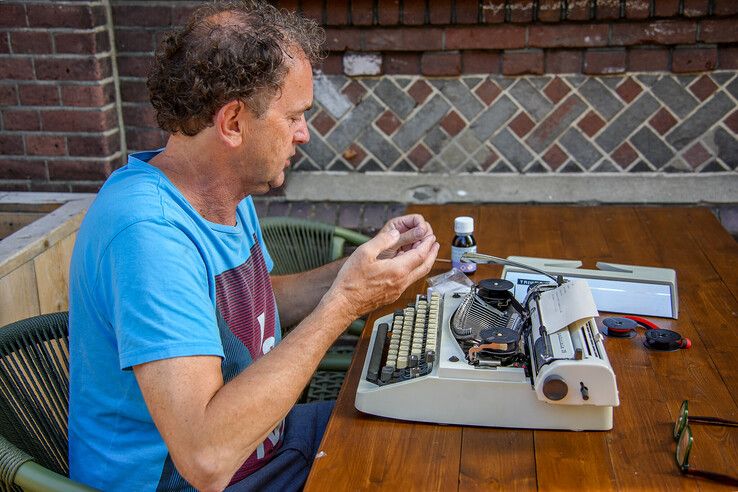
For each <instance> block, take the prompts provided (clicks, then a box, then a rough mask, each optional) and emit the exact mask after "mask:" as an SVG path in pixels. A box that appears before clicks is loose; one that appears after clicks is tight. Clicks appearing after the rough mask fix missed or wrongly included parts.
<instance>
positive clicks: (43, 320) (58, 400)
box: [0, 312, 94, 492]
mask: <svg viewBox="0 0 738 492" xmlns="http://www.w3.org/2000/svg"><path fill="white" fill-rule="evenodd" d="M68 324H69V315H68V313H66V312H64V313H53V314H44V315H41V316H35V317H33V318H29V319H25V320H21V321H17V322H15V323H11V324H9V325H7V326H5V327H3V328H0V490H29V491H47V490H59V491H69V492H72V491H89V490H94V489H91V488H90V487H87V486H86V485H82V484H80V483H77V482H74V481H72V480H70V479H69V478H67V477H68V475H69V462H68V456H67V450H68V440H67V417H68V415H69V341H68V340H69V339H68Z"/></svg>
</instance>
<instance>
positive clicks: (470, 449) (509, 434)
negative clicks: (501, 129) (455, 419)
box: [459, 205, 536, 490]
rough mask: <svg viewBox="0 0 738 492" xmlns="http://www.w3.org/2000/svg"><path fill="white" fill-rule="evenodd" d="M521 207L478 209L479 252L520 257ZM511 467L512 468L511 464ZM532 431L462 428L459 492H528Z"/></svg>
mask: <svg viewBox="0 0 738 492" xmlns="http://www.w3.org/2000/svg"><path fill="white" fill-rule="evenodd" d="M522 209H523V207H520V206H506V205H494V206H490V205H487V206H482V207H479V221H478V222H479V225H478V227H477V232H475V236H476V239H477V244H478V247H477V249H478V251H479V252H480V253H485V254H491V255H494V256H498V257H502V258H504V257H507V256H510V255H517V254H519V250H520V242H521V237H520V230H519V227H518V223H519V217H520V213H521V210H522ZM501 273H502V267H499V266H487V265H480V266H479V269H478V271H477V274H476V275H475V276H474V277H473V279H474V280H475V281H477V282H478V281H480V280H482V279H484V278H494V277H499V276H500V275H501ZM512 464H514V465H512ZM535 474H536V464H535V446H534V440H533V431H530V430H525V429H493V428H484V427H464V428H463V442H462V449H461V468H460V470H459V490H530V489H531V488H534V487H535V484H536V480H535Z"/></svg>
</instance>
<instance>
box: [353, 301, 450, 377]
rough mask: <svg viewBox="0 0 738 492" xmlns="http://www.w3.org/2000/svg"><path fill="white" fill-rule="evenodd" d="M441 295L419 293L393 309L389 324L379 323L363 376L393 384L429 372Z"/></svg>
mask: <svg viewBox="0 0 738 492" xmlns="http://www.w3.org/2000/svg"><path fill="white" fill-rule="evenodd" d="M440 308H441V296H440V294H438V293H433V294H432V295H431V297H430V299H428V298H427V297H425V296H419V297H418V299H417V301H416V303H415V305H411V306H408V307H406V308H405V309H400V310H397V311H395V313H394V315H393V317H392V325H391V326H390V324H389V323H380V324H379V326H377V333H376V336H375V338H374V345H373V346H372V352H371V354H370V357H371V359H370V360H369V368H368V370H367V375H366V379H367V381H370V382H372V383H375V384H378V385H384V384H391V383H397V382H399V381H405V380H407V379H412V378H416V377H419V376H423V375H425V374H428V373H429V372H431V369H433V362H434V361H435V360H436V347H437V346H438V345H437V340H438V331H439V324H440Z"/></svg>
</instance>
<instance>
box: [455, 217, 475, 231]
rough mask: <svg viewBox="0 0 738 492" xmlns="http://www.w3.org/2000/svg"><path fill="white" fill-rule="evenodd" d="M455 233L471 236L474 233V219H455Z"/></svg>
mask: <svg viewBox="0 0 738 492" xmlns="http://www.w3.org/2000/svg"><path fill="white" fill-rule="evenodd" d="M454 232H455V233H456V234H471V233H472V232H474V219H472V218H471V217H456V219H454Z"/></svg>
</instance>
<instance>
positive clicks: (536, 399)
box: [355, 292, 619, 430]
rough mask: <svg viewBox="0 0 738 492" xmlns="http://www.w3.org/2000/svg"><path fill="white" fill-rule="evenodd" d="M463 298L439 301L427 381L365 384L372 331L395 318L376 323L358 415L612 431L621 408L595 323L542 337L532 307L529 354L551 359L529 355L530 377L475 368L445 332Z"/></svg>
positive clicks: (421, 378)
mask: <svg viewBox="0 0 738 492" xmlns="http://www.w3.org/2000/svg"><path fill="white" fill-rule="evenodd" d="M463 294H464V292H456V293H454V292H449V293H446V294H445V295H444V296H443V298H442V301H441V303H440V304H441V309H440V310H439V312H438V318H437V323H438V332H437V336H435V337H434V338H436V340H437V351H436V354H437V357H435V360H434V361H433V364H432V369H430V370H429V372H428V373H427V374H425V375H421V376H418V377H413V378H410V379H407V380H402V381H398V382H393V383H391V384H375V383H373V382H370V381H368V380H367V372H368V370H369V366H370V359H371V355H372V354H371V352H372V350H373V349H374V347H375V339H376V337H377V336H378V327H379V326H380V325H381V324H382V323H388V324H389V325H390V326H392V318H393V315H392V314H390V315H387V316H384V317H382V318H380V319H378V320H377V321H376V322H375V324H374V327H373V330H372V336H371V340H370V344H369V347H370V348H369V352H368V353H367V357H366V360H365V363H364V367H363V370H362V377H361V380H360V381H359V385H358V389H357V393H356V400H355V405H356V408H357V409H358V410H360V411H362V412H365V413H369V414H373V415H379V416H383V417H390V418H395V419H402V420H411V421H420V422H433V423H439V424H459V425H477V426H491V427H510V428H530V429H561V430H609V429H611V428H612V425H613V422H612V413H613V406H617V405H618V404H619V400H618V391H617V386H616V383H615V375H614V373H613V371H612V367H611V366H610V362H609V360H608V358H607V354H606V352H605V348H604V345H603V343H602V338H603V337H602V335H601V334H600V333H599V331H598V330H597V328H596V325H595V323H594V319H593V318H588V319H586V320H584V322H583V323H582V324H580V325H579V326H571V325H570V326H567V327H566V328H564V329H561V330H558V331H557V332H555V333H553V334H545V332H544V331H543V330H541V328H540V325H541V322H540V318H538V317H537V315H536V312H535V311H536V308H535V306H531V311H532V313H531V316H530V320H531V324H532V329H531V330H529V331H530V333H529V334H528V339H527V343H526V345H527V346H528V347H531V349H532V347H544V348H543V349H542V350H543V352H544V353H545V354H546V357H548V358H549V359H550V360H549V361H546V360H545V357H539V356H537V355H535V354H532V355H530V359H531V364H530V366H529V367H528V374H526V369H524V368H523V367H512V366H507V367H481V366H473V365H470V364H469V363H468V362H467V358H466V355H465V353H464V350H463V349H462V348H461V347H460V345H459V343H458V342H457V340H456V338H455V337H454V335H453V333H452V332H451V317H452V315H453V314H454V312H455V311H456V310H457V308H458V307H459V305H460V303H461V302H462V300H463V297H464V295H463ZM434 321H436V320H433V319H432V320H431V321H430V323H429V324H430V325H433V324H434V323H433V322H434ZM430 329H431V330H433V326H431V328H430ZM541 337H543V339H541V340H539V338H541ZM536 344H537V345H536ZM535 359H538V360H537V361H536V360H535Z"/></svg>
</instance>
